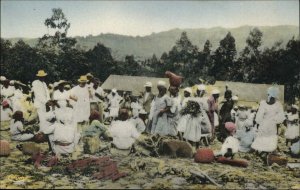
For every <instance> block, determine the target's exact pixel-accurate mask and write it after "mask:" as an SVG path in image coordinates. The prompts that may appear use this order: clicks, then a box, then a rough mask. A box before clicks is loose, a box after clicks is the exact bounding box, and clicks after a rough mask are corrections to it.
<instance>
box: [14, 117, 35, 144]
mask: <svg viewBox="0 0 300 190" xmlns="http://www.w3.org/2000/svg"><path fill="white" fill-rule="evenodd" d="M23 123H24V118H23V112H21V111H16V112H15V113H14V115H13V120H12V121H11V124H10V133H11V135H12V136H11V139H12V140H15V141H28V140H31V139H32V138H33V137H34V135H33V134H32V133H29V132H27V131H25V130H24V128H23Z"/></svg>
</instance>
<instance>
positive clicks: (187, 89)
mask: <svg viewBox="0 0 300 190" xmlns="http://www.w3.org/2000/svg"><path fill="white" fill-rule="evenodd" d="M183 91H185V92H188V93H190V94H192V92H193V90H192V89H191V88H190V87H186V88H185V89H184V90H183Z"/></svg>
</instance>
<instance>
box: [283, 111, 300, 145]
mask: <svg viewBox="0 0 300 190" xmlns="http://www.w3.org/2000/svg"><path fill="white" fill-rule="evenodd" d="M298 109H299V108H298V106H297V105H292V108H291V113H290V114H288V115H287V121H286V123H287V129H286V132H285V138H286V145H288V142H291V143H292V141H294V139H296V138H297V137H299V116H298V113H297V111H298Z"/></svg>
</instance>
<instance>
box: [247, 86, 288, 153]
mask: <svg viewBox="0 0 300 190" xmlns="http://www.w3.org/2000/svg"><path fill="white" fill-rule="evenodd" d="M278 93H279V90H278V88H276V87H270V88H269V89H268V100H267V101H265V100H263V101H261V102H260V105H259V108H258V111H257V114H256V118H255V121H256V123H257V124H258V125H259V126H258V132H257V136H256V138H255V140H254V142H253V143H252V145H251V148H253V149H254V150H256V151H259V152H273V151H275V150H276V148H277V141H278V136H277V125H278V124H280V123H282V122H283V121H284V119H285V117H284V112H283V107H282V105H281V103H280V102H279V101H277V98H278Z"/></svg>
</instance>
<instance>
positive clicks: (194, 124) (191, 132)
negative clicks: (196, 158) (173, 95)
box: [182, 100, 211, 148]
mask: <svg viewBox="0 0 300 190" xmlns="http://www.w3.org/2000/svg"><path fill="white" fill-rule="evenodd" d="M182 114H183V115H188V119H187V122H186V130H185V132H184V135H183V137H184V138H185V139H186V140H188V141H191V142H192V144H195V145H196V148H198V146H199V142H200V139H201V134H202V130H203V129H208V130H207V131H208V132H210V131H211V124H210V121H209V119H208V116H207V114H206V112H205V111H202V110H201V108H200V105H199V104H198V102H196V101H192V100H191V101H188V103H187V107H186V108H184V109H183V110H182Z"/></svg>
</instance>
